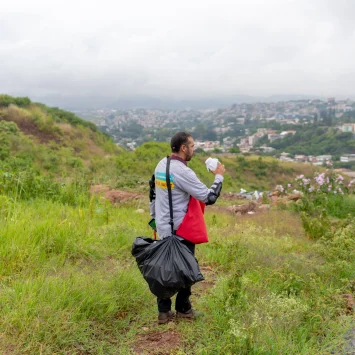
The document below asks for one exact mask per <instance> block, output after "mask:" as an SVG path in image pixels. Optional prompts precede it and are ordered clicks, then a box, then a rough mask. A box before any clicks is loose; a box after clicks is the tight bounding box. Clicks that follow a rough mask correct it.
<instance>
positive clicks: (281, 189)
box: [275, 185, 285, 192]
mask: <svg viewBox="0 0 355 355" xmlns="http://www.w3.org/2000/svg"><path fill="white" fill-rule="evenodd" d="M275 190H278V191H280V192H284V190H285V189H284V188H283V186H282V185H277V186H276V187H275Z"/></svg>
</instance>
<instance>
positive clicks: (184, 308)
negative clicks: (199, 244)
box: [157, 240, 195, 313]
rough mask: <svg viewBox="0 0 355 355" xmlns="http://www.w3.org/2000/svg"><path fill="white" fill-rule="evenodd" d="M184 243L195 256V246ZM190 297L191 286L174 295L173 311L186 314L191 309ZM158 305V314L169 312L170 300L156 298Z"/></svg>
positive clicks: (185, 241)
mask: <svg viewBox="0 0 355 355" xmlns="http://www.w3.org/2000/svg"><path fill="white" fill-rule="evenodd" d="M182 243H184V244H185V245H186V246H187V247H188V248H189V249H190V251H191V252H192V254H194V255H195V244H193V243H190V242H188V241H187V240H184V241H183V242H182ZM190 295H191V286H190V287H186V288H182V289H180V290H179V292H178V293H177V295H176V301H175V310H176V311H177V312H182V313H186V312H188V311H189V310H190V309H191V302H190ZM157 303H158V311H159V312H169V311H171V299H170V298H159V297H158V298H157Z"/></svg>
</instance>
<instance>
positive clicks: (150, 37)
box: [0, 0, 355, 99]
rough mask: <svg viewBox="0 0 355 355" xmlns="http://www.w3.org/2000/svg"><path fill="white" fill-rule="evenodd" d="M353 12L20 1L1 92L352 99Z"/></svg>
mask: <svg viewBox="0 0 355 355" xmlns="http://www.w3.org/2000/svg"><path fill="white" fill-rule="evenodd" d="M354 10H355V3H354V2H351V1H349V0H337V1H335V0H315V1H313V2H311V3H309V2H308V1H307V0H297V1H296V0H268V1H267V2H265V1H262V0H249V1H246V0H237V1H236V0H235V1H228V0H220V1H216V0H204V1H202V0H194V1H187V0H181V1H179V2H176V4H173V3H172V2H167V1H162V0H151V1H143V0H131V2H129V4H128V2H126V1H110V0H102V1H81V0H80V1H68V0H62V1H60V2H59V1H51V2H48V1H44V0H33V1H31V2H25V0H13V1H12V2H7V4H6V5H2V11H1V15H0V65H1V68H2V70H1V72H0V92H6V93H10V94H21V95H28V96H32V95H34V96H38V95H47V94H51V95H54V94H59V95H62V96H66V95H67V96H70V95H100V96H105V95H107V96H109V97H134V96H150V97H174V98H181V99H186V98H203V97H216V96H217V97H223V96H230V97H232V96H233V95H237V94H247V95H259V96H260V95H262V96H269V95H275V94H303V95H322V96H323V95H324V96H327V95H335V96H355V92H354V90H355V89H354V86H353V82H354V80H353V79H354V78H355V62H354V60H353V58H354V56H355V46H354V45H353V44H354V43H355V25H354V22H353V20H352V18H351V17H352V14H353V13H354Z"/></svg>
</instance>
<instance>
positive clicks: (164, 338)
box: [132, 330, 181, 355]
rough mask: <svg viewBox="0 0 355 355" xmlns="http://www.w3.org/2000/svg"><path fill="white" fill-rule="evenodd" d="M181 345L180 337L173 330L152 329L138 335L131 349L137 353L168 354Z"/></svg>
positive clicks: (146, 354) (141, 354) (142, 354)
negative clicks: (152, 330)
mask: <svg viewBox="0 0 355 355" xmlns="http://www.w3.org/2000/svg"><path fill="white" fill-rule="evenodd" d="M180 346H181V337H180V335H179V334H178V333H177V332H175V331H169V330H165V331H158V330H157V331H154V332H149V333H147V334H141V335H139V336H138V338H137V341H136V343H135V344H134V346H133V348H132V350H133V351H134V353H135V354H137V355H138V354H139V355H153V354H154V355H170V354H171V353H172V352H173V351H175V350H177V349H178V348H179V347H180Z"/></svg>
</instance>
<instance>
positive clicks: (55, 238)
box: [0, 198, 355, 355]
mask: <svg viewBox="0 0 355 355" xmlns="http://www.w3.org/2000/svg"><path fill="white" fill-rule="evenodd" d="M4 200H5V199H4ZM138 206H139V208H142V206H143V208H145V210H146V211H147V210H148V205H147V201H135V202H129V203H126V204H124V205H120V206H118V207H113V206H111V205H109V204H107V203H106V202H105V201H103V200H100V199H95V198H93V199H91V200H90V201H89V202H88V203H87V205H85V206H80V207H70V206H66V205H63V204H61V203H60V202H51V201H46V200H41V199H36V200H32V201H31V202H30V201H15V202H12V203H11V204H7V205H6V204H5V203H3V204H2V208H0V216H1V219H0V231H1V238H0V270H1V273H0V280H1V284H0V286H1V287H0V331H1V337H0V353H3V354H7V353H11V354H105V355H106V354H134V352H133V350H132V349H134V348H135V346H136V342H137V339H140V338H139V337H143V338H144V336H145V334H147V333H150V332H156V333H158V334H160V333H161V332H165V331H168V332H172V333H174V334H178V335H179V336H180V339H181V340H180V347H179V349H176V350H172V349H170V350H169V351H168V352H164V348H161V347H160V343H159V342H156V341H155V342H154V341H151V342H150V344H149V342H148V343H147V352H146V353H147V354H154V353H155V354H168V353H171V354H180V355H181V354H191V355H192V354H327V353H329V351H330V350H331V349H334V348H339V347H341V341H342V334H343V333H344V332H345V329H346V327H347V325H348V323H349V322H350V317H345V316H344V314H345V304H344V301H343V298H342V296H341V295H342V294H344V293H350V292H351V290H352V287H353V286H354V284H355V282H354V273H353V272H352V271H351V270H353V269H354V266H355V265H354V260H353V259H350V257H348V258H347V257H346V256H344V255H343V256H342V253H341V252H340V251H342V250H343V249H342V245H343V242H344V241H345V242H346V241H348V243H349V240H352V239H351V238H353V232H352V230H347V231H346V233H345V232H344V233H340V234H339V235H338V236H337V237H336V238H335V240H334V241H332V244H325V242H322V241H318V242H314V241H310V240H308V239H306V238H305V236H304V233H303V230H302V226H301V222H300V220H299V217H298V215H296V214H293V213H291V212H288V211H270V212H265V213H260V214H257V215H253V216H247V217H243V218H242V217H235V216H233V215H231V214H227V213H225V212H223V210H222V207H215V208H209V209H208V212H207V215H206V221H207V224H208V230H209V236H210V242H209V243H207V244H204V245H199V246H197V257H198V259H199V261H200V264H201V266H202V267H203V270H204V271H203V273H204V274H205V277H206V281H204V282H202V283H200V284H198V285H195V286H194V287H193V290H195V292H194V295H193V296H192V301H193V304H194V307H195V308H197V309H198V310H200V311H202V312H203V314H204V315H203V316H202V317H201V318H200V319H199V320H197V321H195V322H191V323H184V322H181V323H172V324H169V325H167V326H160V327H158V326H157V325H156V315H157V311H156V301H155V299H154V297H153V296H152V295H151V294H150V292H149V289H148V286H147V285H146V283H145V281H144V280H143V278H142V276H141V275H140V273H139V271H138V268H137V266H136V264H135V261H134V259H133V258H132V257H131V255H130V249H131V245H132V242H133V239H134V237H135V236H139V235H148V236H151V231H150V229H149V227H148V226H147V222H148V220H149V215H148V213H147V212H145V213H144V214H143V215H141V214H137V213H136V212H135V210H136V209H137V208H138ZM5 207H6V208H5ZM348 246H349V245H348ZM351 257H352V254H351ZM204 284H205V286H204Z"/></svg>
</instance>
